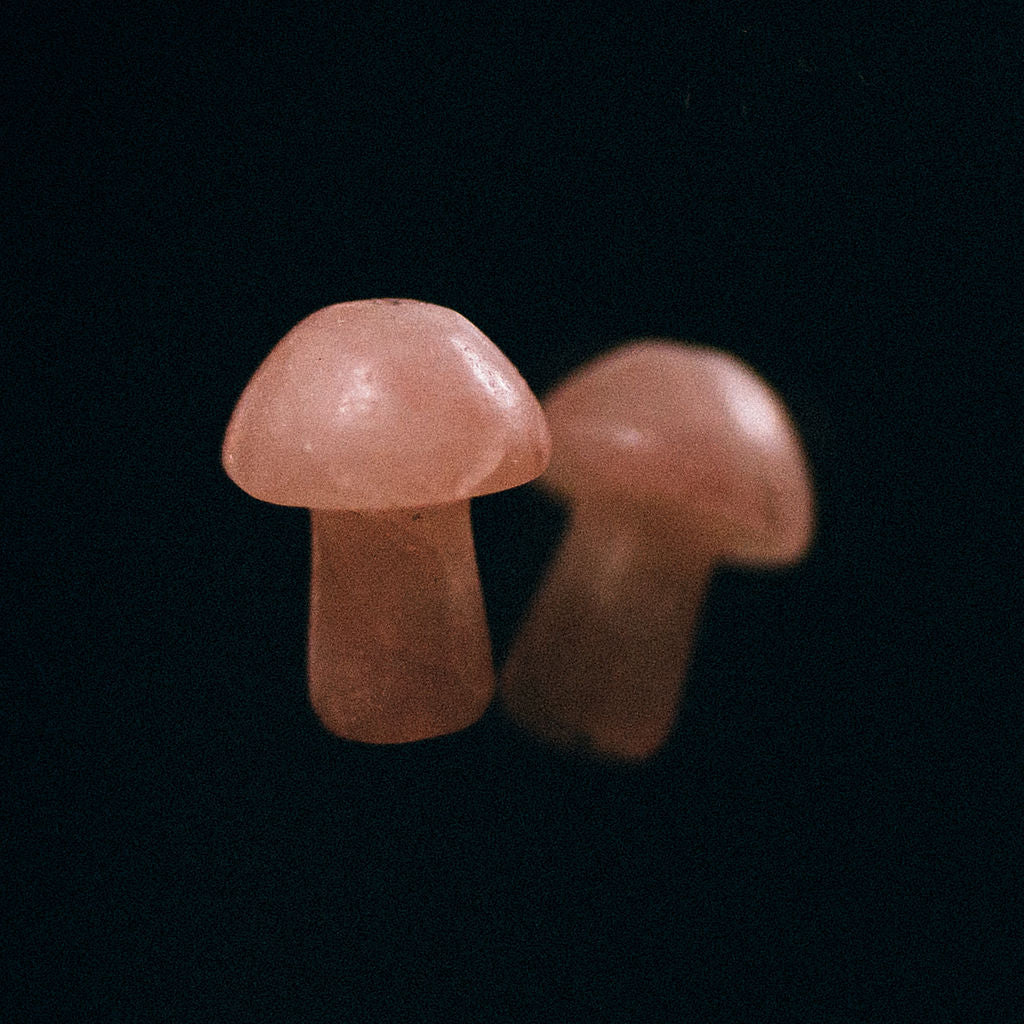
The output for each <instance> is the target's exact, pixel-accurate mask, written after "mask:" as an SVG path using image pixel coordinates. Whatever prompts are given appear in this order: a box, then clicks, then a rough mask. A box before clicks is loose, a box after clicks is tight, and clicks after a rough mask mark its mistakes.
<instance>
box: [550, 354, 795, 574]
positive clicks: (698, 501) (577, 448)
mask: <svg viewBox="0 0 1024 1024" xmlns="http://www.w3.org/2000/svg"><path fill="white" fill-rule="evenodd" d="M544 411H545V412H546V413H547V417H548V424H549V426H550V429H551V434H552V437H553V439H554V448H553V451H552V457H551V465H550V467H549V468H548V471H547V473H546V474H545V475H544V477H542V479H541V481H540V482H541V483H542V484H544V485H545V486H547V487H549V488H550V489H551V490H552V491H554V492H555V493H556V494H559V495H561V496H562V497H563V498H564V499H566V500H568V501H569V502H570V504H572V505H573V506H574V507H575V508H576V509H577V510H580V511H582V510H584V509H587V508H590V509H593V508H594V507H600V508H601V509H602V514H603V513H604V512H607V510H608V509H609V506H611V508H612V509H613V510H614V509H618V510H621V511H622V513H623V514H624V515H627V516H630V517H632V518H634V519H639V520H640V521H643V522H648V523H650V524H652V525H653V524H658V526H659V528H661V527H662V526H664V525H665V524H668V529H669V530H671V531H672V532H674V533H675V532H682V533H685V534H686V535H687V536H688V538H690V540H691V541H692V540H693V539H694V538H700V539H701V541H702V542H703V543H706V544H707V546H708V550H709V553H710V554H711V555H712V556H713V557H716V558H721V559H723V560H726V561H730V562H734V563H737V564H751V565H784V564H787V563H790V562H793V561H796V560H798V559H799V558H800V557H801V556H802V555H803V553H804V551H805V550H806V548H807V546H808V544H809V543H810V539H811V536H812V533H813V518H814V509H813V506H814V499H813V489H812V484H811V480H810V475H809V472H808V468H807V460H806V458H805V456H804V452H803V448H802V446H801V444H800V439H799V436H798V434H797V432H796V429H795V427H794V426H793V423H792V422H791V420H790V418H789V415H788V413H787V411H786V407H785V405H784V404H783V402H782V400H781V399H780V398H779V397H778V395H776V394H775V392H774V391H773V390H772V389H771V388H770V387H769V386H768V384H766V383H765V381H764V380H762V379H761V378H760V377H759V376H758V375H757V374H756V373H755V372H754V371H753V370H752V369H750V367H748V366H747V365H746V364H744V363H743V362H741V361H740V360H739V359H737V358H735V357H734V356H732V355H729V354H728V353H725V352H719V351H716V350H714V349H710V348H703V347H700V346H696V345H688V344H684V343H680V342H672V341H667V340H662V339H645V340H641V341H637V342H632V343H629V344H626V345H623V346H622V347H620V348H617V349H615V350H613V351H612V352H610V353H608V354H606V355H603V356H600V357H598V358H597V359H595V360H594V361H592V362H591V363H588V364H587V365H585V366H583V367H581V368H580V369H579V370H577V371H575V372H574V373H572V374H571V375H570V376H569V377H568V378H567V379H566V380H565V381H564V382H563V383H562V384H561V385H559V387H557V388H556V389H555V390H554V391H553V392H552V393H551V394H550V395H549V396H548V397H547V398H546V399H545V401H544Z"/></svg>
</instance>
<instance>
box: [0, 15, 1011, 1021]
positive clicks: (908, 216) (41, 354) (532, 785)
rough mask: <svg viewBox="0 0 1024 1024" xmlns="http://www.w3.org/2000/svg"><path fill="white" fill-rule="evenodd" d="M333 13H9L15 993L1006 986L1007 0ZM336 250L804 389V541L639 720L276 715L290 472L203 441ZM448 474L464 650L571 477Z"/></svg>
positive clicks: (535, 1014)
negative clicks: (513, 486)
mask: <svg viewBox="0 0 1024 1024" xmlns="http://www.w3.org/2000/svg"><path fill="white" fill-rule="evenodd" d="M323 6H324V9H323V10H322V11H319V12H314V11H312V10H305V11H304V12H303V13H301V14H296V13H290V12H287V11H279V12H277V13H272V12H269V11H266V10H260V11H257V8H255V7H250V6H248V5H246V6H240V7H239V9H238V10H236V11H233V12H232V13H230V14H218V13H210V12H205V13H198V12H196V11H192V10H190V9H187V8H181V7H167V6H165V7H162V8H161V9H160V11H159V13H156V14H154V15H153V16H151V17H149V16H140V15H138V14H130V13H126V12H118V11H116V10H114V11H112V10H110V9H109V8H103V9H99V8H97V9H95V10H90V9H89V8H88V7H87V6H76V8H75V9H74V13H71V12H70V11H68V12H59V11H52V10H51V12H50V13H48V14H46V15H40V14H39V13H38V12H25V13H22V14H17V13H15V14H14V15H13V16H10V15H9V16H8V18H9V26H8V30H7V32H6V35H7V41H8V47H9V50H10V52H9V53H8V54H7V56H6V58H5V62H4V65H5V67H4V74H5V81H6V83H7V85H8V86H9V87H10V88H9V91H8V95H9V104H8V111H9V113H10V114H11V115H12V116H11V117H9V118H8V119H7V121H6V126H7V128H6V131H7V134H6V138H7V142H5V152H6V154H7V157H8V159H9V170H10V174H9V181H10V182H11V183H12V184H13V186H14V188H13V189H12V190H10V191H9V193H8V194H9V195H10V196H12V198H13V202H12V203H11V206H10V211H9V212H10V213H11V216H10V218H9V219H8V224H9V226H10V230H9V231H8V232H5V233H6V234H7V241H6V242H5V253H6V255H5V260H4V263H5V274H4V277H5V279H6V281H5V284H6V285H7V286H8V288H9V292H8V297H7V298H6V299H5V301H4V323H5V331H4V335H5V345H4V352H5V362H6V363H7V372H6V373H5V377H4V379H5V401H4V407H5V416H6V418H7V419H8V420H9V422H8V424H7V426H6V427H5V450H6V453H7V456H8V460H7V461H8V468H7V470H6V471H5V486H4V492H3V493H4V497H5V502H4V503H5V511H4V527H5V529H4V533H5V540H4V543H3V551H4V556H5V561H6V562H7V563H8V567H9V568H8V571H7V572H6V573H5V575H6V576H7V577H8V580H9V584H10V585H9V586H8V587H6V588H5V590H6V594H7V596H6V598H5V604H6V610H7V615H6V616H5V618H6V619H7V621H8V622H9V627H8V628H7V630H6V632H7V634H8V636H7V638H6V639H5V644H4V646H5V648H6V649H7V650H8V652H9V654H10V657H8V655H6V654H5V656H4V665H5V668H4V690H3V693H4V703H5V711H4V714H3V723H4V724H3V728H4V730H5V734H6V738H5V742H4V745H3V754H4V758H5V761H6V765H5V769H6V779H7V783H8V784H9V795H8V796H7V797H6V798H5V799H4V801H3V814H4V816H5V818H6V819H7V820H6V822H5V823H4V825H3V849H4V865H5V873H6V874H7V876H8V878H9V882H8V883H6V884H5V886H4V888H5V890H6V891H7V893H8V894H9V895H10V896H13V907H12V908H11V909H10V910H9V911H8V912H7V917H8V923H7V925H6V927H5V929H4V930H5V933H6V935H7V939H6V940H5V943H4V945H5V948H6V953H5V954H4V956H5V965H6V968H7V971H8V974H7V976H6V977H5V979H4V980H3V983H2V985H0V989H2V992H3V995H2V997H0V999H2V1000H3V1001H10V1002H11V1006H12V1009H11V1011H10V1013H9V1019H11V1020H29V1019H40V1020H42V1019H45V1020H58V1019H61V1020H62V1019H92V1020H116V1019H133V1020H137V1019H143V1018H166V1019H174V1020H188V1019H209V1020H218V1021H227V1020H246V1021H252V1020H269V1019H274V1020H289V1019H295V1020H298V1019H303V1020H319V1019H324V1020H328V1019H330V1020H353V1021H355V1020H364V1019H365V1020H370V1019H374V1020H386V1019H423V1018H427V1017H433V1016H435V1015H436V1016H440V1017H442V1018H444V1019H449V1020H455V1019H471V1020H506V1021H524V1020H621V1021H632V1020H642V1019H654V1020H689V1019H693V1020H702V1021H704V1020H721V1021H731V1022H735V1021H741V1020H742V1021H745V1020H751V1021H754V1020H804V1021H826V1020H828V1021H847V1020H850V1021H853V1020H872V1021H878V1020H924V1019H947V1020H954V1019H955V1020H979V1021H1007V1022H1009V1021H1013V1022H1019V1021H1020V1019H1021V1015H1022V1012H1024V998H1022V997H1021V995H1020V992H1019V982H1020V974H1021V969H1022V967H1024V954H1022V948H1024V928H1022V913H1024V901H1022V898H1021V882H1022V874H1021V872H1022V863H1024V858H1022V856H1021V855H1022V852H1024V851H1022V845H1024V841H1022V830H1021V824H1022V821H1021V818H1022V816H1021V803H1022V797H1024V784H1022V771H1024V759H1022V755H1021V737H1022V735H1024V701H1022V698H1021V693H1020V685H1019V683H1020V680H1019V665H1020V662H1019V659H1018V658H1015V656H1014V653H1015V651H1016V650H1017V648H1018V642H1019V634H1020V627H1021V620H1020V615H1019V612H1014V611H1013V610H1012V609H1013V597H1014V591H1015V589H1016V588H1018V587H1019V569H1020V560H1019V551H1020V542H1019V537H1018V534H1019V524H1018V518H1019V508H1020V504H1019V498H1020V487H1019V481H1020V478H1021V470H1022V468H1024V467H1022V459H1021V443H1020V378H1019V370H1018V369H1015V361H1016V359H1017V358H1018V357H1019V355H1020V352H1019V349H1020V345H1019V340H1018V339H1019V309H1018V308H1017V299H1018V295H1019V292H1020V265H1021V250H1020V248H1019V240H1020V230H1019V229H1020V226H1021V213H1022V207H1021V204H1020V202H1019V199H1018V198H1017V197H1016V196H1015V195H1014V193H1015V190H1016V189H1017V188H1019V185H1020V156H1021V153H1020V146H1019V137H1020V130H1021V127H1022V125H1021V113H1022V105H1021V82H1022V79H1021V62H1020V53H1021V47H1022V42H1024V39H1022V33H1021V26H1020V24H1019V23H1018V22H1011V21H1005V22H1000V21H999V20H998V18H997V17H995V16H991V15H978V14H976V13H972V12H971V8H970V7H969V6H968V5H963V9H959V8H958V7H957V5H953V4H936V3H933V4H929V5H927V13H924V14H921V15H920V16H914V17H911V16H910V14H909V13H908V12H907V11H904V13H903V14H902V15H901V16H900V17H898V18H897V17H895V16H886V15H884V14H879V12H878V11H877V10H876V11H874V12H872V13H871V15H870V16H869V15H867V14H865V15H863V16H862V15H861V14H859V13H858V12H857V11H856V10H855V9H853V8H849V7H847V8H846V9H844V10H843V12H842V13H826V12H825V10H824V8H823V9H822V11H821V12H820V13H818V14H802V15H798V14H794V13H792V12H790V13H781V12H780V11H779V10H778V9H776V10H775V11H774V13H772V14H770V15H766V14H765V13H764V12H763V11H759V10H757V9H756V8H754V7H751V6H749V5H744V6H736V5H728V4H726V5H722V4H710V3H698V4H692V5H679V6H680V7H682V8H683V10H682V11H680V10H679V9H678V8H675V7H669V6H666V7H665V9H662V10H658V9H656V8H651V9H649V11H648V13H647V14H638V13H635V12H627V11H622V12H620V13H619V14H617V15H614V16H598V15H597V14H595V13H594V12H580V11H574V10H572V9H562V8H560V7H558V6H557V5H551V9H550V10H549V11H548V12H547V13H544V14H539V13H538V14H524V13H522V12H509V13H507V14H506V15H504V16H500V17H497V16H496V17H490V16H483V15H481V14H480V13H479V12H476V13H474V10H470V9H467V10H463V11H461V12H455V11H452V10H450V9H442V8H441V7H440V6H438V7H437V8H436V9H430V8H428V7H427V5H422V8H423V9H421V10H418V11H417V10H413V9H411V8H402V9H399V8H397V7H390V6H388V5H376V6H375V9H374V10H373V11H372V12H369V13H368V12H366V11H355V10H353V9H352V8H351V7H346V8H345V10H344V11H339V10H336V9H333V8H334V7H335V5H323ZM338 6H340V5H338ZM570 6H571V5H570ZM5 290H7V289H5ZM374 296H406V297H412V298H417V299H423V300H427V301H431V302H436V303H440V304H442V305H448V306H451V307H453V308H455V309H457V310H459V311H460V312H462V313H463V314H465V315H466V316H467V317H469V318H470V319H471V320H472V321H473V322H475V323H476V324H477V325H478V326H480V327H481V328H482V329H483V330H484V331H485V333H487V334H488V335H489V336H490V337H491V338H492V339H493V340H494V341H495V342H496V343H497V344H498V345H499V346H500V347H501V348H502V349H503V350H504V351H505V352H506V353H507V354H508V355H509V356H510V358H511V359H512V360H513V362H515V363H516V364H517V366H518V367H519V368H520V370H521V372H522V373H523V375H524V376H525V378H526V379H527V381H528V382H529V383H530V384H531V385H532V386H533V387H534V389H535V390H536V391H537V392H538V393H543V391H544V390H545V389H547V388H548V387H549V386H550V385H551V384H552V383H553V382H555V381H556V380H557V379H558V378H559V377H560V376H561V375H562V374H563V373H564V372H566V371H567V370H568V369H570V368H571V367H573V366H574V365H576V364H578V363H579V362H580V361H582V360H583V359H585V358H588V357H590V356H592V355H594V354H595V353H597V352H599V351H601V350H602V349H604V348H606V347H607V346H609V345H611V344H614V343H616V342H618V341H621V340H623V339H625V338H628V337H632V336H637V335H641V334H660V335H667V336H673V337H680V338H690V339H695V340H698V341H701V342H703V343H706V344H711V345H716V346H719V347H722V348H725V349H729V350H731V351H734V352H736V353H738V354H739V355H740V356H742V357H743V358H744V359H746V360H747V361H749V362H750V363H751V364H753V365H754V366H755V367H757V368H758V369H759V370H760V371H761V372H762V373H763V374H764V375H765V376H766V377H767V378H768V379H769V380H770V381H771V382H772V383H773V384H774V385H775V386H776V387H777V388H778V389H779V391H780V392H781V393H782V394H783V395H784V396H785V397H786V399H787V400H788V402H789V403H790V406H791V409H792V411H793V415H794V417H795V419H796V421H797V422H798V424H799V426H800V428H801V430H802V432H803V434H804V437H805V438H806V443H807V448H808V451H809V455H810V459H811V461H812V463H813V467H814V472H815V476H816V480H817V487H818V494H819V502H820V524H819V525H820V532H819V536H818V539H817V543H816V546H815V547H814V549H813V551H812V552H811V555H810V557H809V558H808V560H807V561H806V563H805V564H804V565H803V566H801V567H800V568H798V569H795V570H792V571H789V572H786V573H783V574H778V575H774V576H760V575H754V574H750V575H746V574H741V573H731V572H723V573H721V574H720V575H719V576H717V577H716V580H715V583H714V586H713V588H712V592H711V594H710V598H709V603H708V606H707V609H706V614H705V617H704V621H703V627H702V631H701V634H700V637H699V642H698V649H697V652H696V656H695V663H694V665H693V668H692V672H691V675H690V683H689V688H688V693H687V700H686V705H685V708H684V710H683V712H682V715H681V717H680V720H679V723H678V725H677V728H676V730H675V732H674V734H673V736H672V739H671V742H670V743H669V744H668V746H667V748H666V749H665V750H664V752H663V753H662V754H661V755H660V756H659V757H658V758H657V759H655V760H654V761H652V762H650V763H649V764H648V765H645V766H642V767H637V768H618V769H616V768H608V767H601V766H595V765H590V764H585V763H578V762H575V761H572V760H568V759H565V758H563V757H561V756H558V755H556V754H553V753H551V752H549V751H547V750H545V749H543V748H541V747H539V746H537V745H535V744H534V743H533V742H532V741H531V740H529V739H528V738H526V737H524V736H522V735H520V734H519V733H518V732H517V731H516V730H514V729H513V728H512V727H511V726H509V725H508V724H506V723H505V722H504V721H503V720H502V718H501V716H500V714H498V713H497V712H494V711H492V712H490V713H489V714H488V715H487V716H486V717H485V718H484V720H483V721H482V722H481V723H480V724H478V725H476V726H474V727H473V728H471V729H469V730H467V731H465V732H463V733H461V734H459V735H455V736H451V737H447V738H444V739H439V740H436V741H431V742H426V743H422V744H416V745H413V746H409V747H401V748H381V749H371V748H362V747H358V746H355V745H351V744H346V743H344V742H341V741H338V740H336V739H334V738H332V737H331V736H329V735H327V734H326V733H324V732H323V731H322V730H321V729H320V728H319V727H318V725H317V722H316V720H315V719H314V717H313V716H312V714H311V712H310V711H309V710H308V708H307V705H306V701H305V694H304V686H305V684H304V678H303V643H304V635H305V615H306V598H307V579H306V574H307V571H308V565H307V560H308V539H307V529H308V527H307V523H306V519H305V516H304V514H303V513H302V512H301V511H296V510H288V509H279V508H274V507H271V506H267V505H261V504H258V503H257V502H254V501H252V500H250V499H249V498H247V497H246V496H245V495H244V494H242V493H241V492H240V491H238V490H237V489H236V488H234V487H233V486H232V485H231V484H230V483H229V482H228V480H227V479H226V478H225V477H224V476H223V475H222V473H221V471H220V467H219V462H218V449H219V445H220V440H221V437H222V433H223V428H224V425H225V423H226V421H227V418H228V416H229V414H230V412H231V409H232V406H233V404H234V401H235V399H236V397H237V396H238V394H239V393H240V391H241V389H242V387H243V386H244V384H245V383H246V381H247V380H248V378H249V376H250V374H251V372H252V371H253V369H254V368H255V366H256V365H257V364H258V362H259V361H260V359H262V357H263V356H264V355H265V354H266V352H267V351H268V350H269V349H270V347H271V346H272V345H273V344H274V343H275V342H276V341H277V339H278V338H279V337H280V336H281V335H282V334H283V333H284V332H285V331H286V330H287V329H288V328H289V327H291V326H292V325H293V324H294V323H295V322H296V321H297V320H299V319H300V318H301V317H303V316H305V315H306V314H308V313H310V312H312V311H313V310H315V309H317V308H319V307H320V306H323V305H326V304H328V303H330V302H337V301H344V300H348V299H358V298H367V297H374ZM474 518H475V522H476V527H477V539H478V546H479V557H480V563H481V572H482V576H483V582H484V588H485V596H486V600H487V604H488V611H489V615H490V618H491V626H492V631H493V635H494V642H495V650H496V655H497V656H498V657H499V659H500V657H501V656H502V654H503V653H504V651H505V650H506V648H507V645H508V643H509V641H510V639H511V636H512V635H513V633H514V630H515V626H516V622H517V620H518V618H519V616H521V614H522V612H523V609H524V607H525V604H526V601H527V599H528V597H529V594H530V593H531V591H532V589H533V587H534V586H535V584H536V580H537V577H538V574H539V572H540V569H541V567H542V564H543V562H544V560H545V558H546V557H547V554H548V552H549V551H550V548H551V546H552V545H553V544H554V542H555V540H556V538H557V534H558V529H559V525H560V520H559V517H558V513H557V510H555V509H554V508H553V507H552V506H551V505H549V504H547V503H546V502H544V501H543V500H542V499H540V498H539V497H538V496H536V495H535V494H533V493H532V492H531V491H530V490H529V489H528V488H526V489H523V490H521V491H517V492H513V493H509V494H504V495H498V496H494V497H490V498H487V499H483V500H481V501H479V502H478V503H477V504H476V507H475V510H474ZM1017 596H1018V598H1019V594H1018V595H1017Z"/></svg>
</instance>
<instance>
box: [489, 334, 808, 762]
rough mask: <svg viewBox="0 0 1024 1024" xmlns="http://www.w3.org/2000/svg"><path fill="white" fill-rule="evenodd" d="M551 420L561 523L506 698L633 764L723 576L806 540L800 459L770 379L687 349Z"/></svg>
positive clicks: (624, 365) (639, 355) (582, 394)
mask: <svg viewBox="0 0 1024 1024" xmlns="http://www.w3.org/2000/svg"><path fill="white" fill-rule="evenodd" d="M544 408H545V411H546V412H547V414H548V419H549V424H550V427H551V432H552V437H553V442H554V449H553V453H552V459H551V465H550V468H549V470H548V472H547V473H546V474H545V475H544V476H543V477H542V478H541V481H540V483H542V484H543V485H545V486H546V487H548V488H549V489H550V490H552V491H553V492H554V493H555V494H556V495H558V496H559V497H561V498H562V499H563V500H565V501H566V502H567V503H568V504H569V505H570V508H571V518H570V521H569V525H568V528H567V533H566V536H565V538H564V539H563V542H562V546H561V548H560V550H559V551H558V553H557V554H556V557H555V559H554V562H553V563H552V565H551V567H550V568H549V570H548V573H547V576H546V578H545V580H544V583H543V584H542V586H541V589H540V591H539V593H538V595H537V597H536V598H535V600H534V602H533V605H532V607H531V610H530V612H529V613H528V615H527V618H526V620H525V622H524V624H523V626H522V628H521V631H520V634H519V636H518V637H517V639H516V642H515V644H514V645H513V648H512V651H511V653H510V655H509V658H508V660H507V662H506V665H505V668H504V670H503V674H502V699H503V702H504V705H505V707H506V709H507V710H508V712H509V713H510V714H511V715H512V717H513V718H515V719H516V720H518V721H519V722H520V723H522V724H523V725H524V726H526V727H527V728H528V729H530V730H531V731H532V732H534V733H536V734H537V735H539V736H541V737H543V738H545V739H547V740H549V741H551V742H553V743H556V744H558V745H561V746H567V747H571V748H575V749H583V750H588V751H590V752H591V753H594V754H596V755H598V756H604V757H608V758H613V759H620V760H629V761H635V760H643V759H645V758H647V757H650V756H651V755H652V754H654V753H655V752H656V751H657V750H658V748H659V747H660V746H661V745H662V744H663V743H664V741H665V739H666V737H667V736H668V734H669V731H670V730H671V728H672V724H673V722H674V720H675V716H676V709H677V706H678V702H679V699H680V695H681V692H682V688H683V684H684V676H685V672H686V666H687V664H688V662H689V658H690V650H691V645H692V642H693V637H694V634H695V632H696V627H697V621H698V616H699V614H700V609H701V606H702V604H703V601H704V596H705V593H706V590H707V585H708V582H709V580H710V577H711V573H712V571H713V569H714V567H715V565H716V564H719V563H731V564H745V565H749V566H756V565H763V566H772V565H781V564H787V563H790V562H793V561H796V560H797V559H799V558H800V557H801V556H802V555H803V553H804V551H805V549H806V547H807V545H808V544H809V542H810V539H811V536H812V533H813V493H812V484H811V480H810V475H809V473H808V469H807V463H806V459H805V457H804V454H803V450H802V447H801V444H800V440H799V437H798V435H797V433H796V430H795V428H794V427H793V425H792V423H791V421H790V419H789V416H788V414H787V412H786V409H785V406H784V405H783V403H782V401H781V399H780V398H779V397H778V396H777V395H775V393H774V392H773V391H772V390H771V389H770V388H769V387H768V385H767V384H766V383H765V382H764V381H763V380H762V379H761V378H760V377H758V376H757V374H755V373H754V371H753V370H751V369H750V368H748V367H747V366H745V365H744V364H743V363H741V362H740V361H739V360H737V359H735V358H734V357H733V356H730V355H727V354H725V353H721V352H717V351H714V350H711V349H706V348H700V347H696V346H688V345H682V344H679V343H673V342H664V341H646V342H639V343H634V344H630V345H626V346H623V347H621V348H619V349H616V350H615V351H613V352H611V353H610V354H608V355H605V356H603V357H601V358H599V359H597V360H595V361H594V362H592V363H590V364H588V365H586V366H584V367H582V368H580V369H579V370H577V371H576V372H575V373H573V374H572V375H570V377H569V378H568V379H567V380H566V381H565V382H564V383H563V384H562V385H561V386H560V387H558V388H557V389H556V390H555V391H554V392H553V393H552V394H551V395H550V396H549V397H548V398H547V399H546V401H545V403H544Z"/></svg>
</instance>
